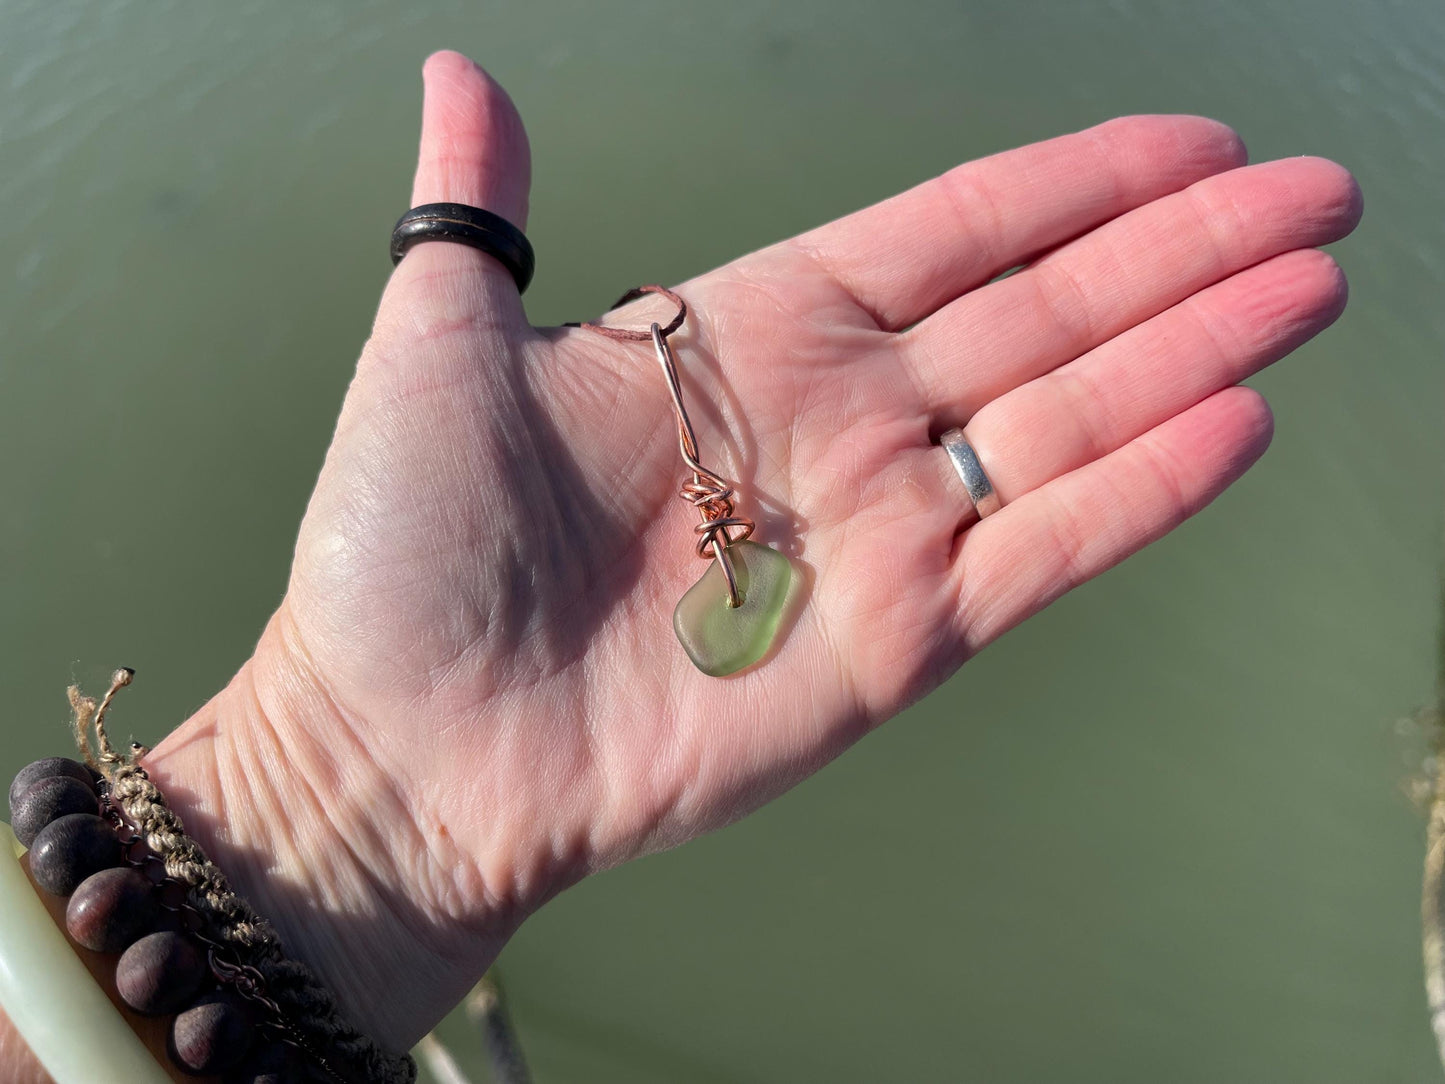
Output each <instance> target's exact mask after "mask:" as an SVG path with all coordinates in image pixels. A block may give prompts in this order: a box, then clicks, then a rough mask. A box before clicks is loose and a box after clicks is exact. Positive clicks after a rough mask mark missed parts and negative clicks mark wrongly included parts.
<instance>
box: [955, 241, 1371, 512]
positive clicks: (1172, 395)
mask: <svg viewBox="0 0 1445 1084" xmlns="http://www.w3.org/2000/svg"><path fill="white" fill-rule="evenodd" d="M1344 303H1345V282H1344V277H1343V275H1342V274H1341V273H1340V271H1339V268H1338V267H1337V266H1336V264H1335V262H1334V261H1333V260H1332V259H1331V258H1330V257H1329V256H1327V255H1325V254H1324V253H1322V252H1318V251H1315V250H1312V249H1310V250H1301V251H1296V252H1290V253H1286V254H1285V255H1283V256H1278V257H1276V258H1274V259H1272V260H1269V261H1267V262H1265V263H1263V264H1259V265H1258V266H1256V267H1252V268H1250V269H1249V270H1247V271H1243V272H1240V273H1239V274H1237V275H1234V276H1233V277H1231V278H1229V279H1226V280H1225V281H1223V282H1221V283H1218V284H1217V285H1215V286H1212V287H1210V288H1208V289H1206V290H1202V291H1200V292H1199V293H1197V294H1195V295H1193V296H1192V297H1190V298H1189V299H1188V300H1186V301H1183V302H1181V303H1179V304H1178V305H1175V306H1174V307H1173V308H1171V309H1168V310H1166V311H1165V312H1163V313H1161V314H1160V315H1159V316H1156V317H1154V318H1153V319H1151V320H1147V321H1145V322H1144V323H1142V324H1140V325H1138V326H1136V327H1134V328H1132V329H1131V330H1130V331H1127V332H1125V333H1124V334H1122V335H1119V336H1117V337H1116V338H1114V339H1111V340H1110V341H1109V342H1107V343H1105V344H1104V345H1102V346H1100V347H1097V348H1095V349H1094V350H1092V351H1090V352H1089V353H1087V354H1085V355H1083V356H1082V357H1080V358H1078V359H1077V360H1075V361H1073V362H1070V363H1069V364H1067V365H1064V366H1061V367H1060V368H1058V369H1055V370H1053V371H1052V372H1049V373H1047V374H1045V375H1044V376H1041V377H1039V378H1037V379H1035V380H1032V381H1029V382H1028V383H1026V384H1024V385H1022V386H1020V387H1018V388H1016V389H1014V390H1013V391H1011V392H1008V393H1007V394H1005V395H1002V396H1000V397H999V398H997V399H995V400H993V401H992V402H990V403H988V404H986V405H985V406H983V407H982V408H980V409H979V411H978V413H977V414H976V415H974V417H973V418H972V420H971V421H970V422H969V423H968V425H967V427H966V428H965V430H964V432H965V435H966V437H967V439H968V441H969V443H970V444H971V445H972V446H973V449H974V451H975V453H976V454H977V456H978V458H979V461H980V462H981V463H982V464H983V467H984V469H985V470H986V471H987V473H988V477H989V480H990V481H991V482H992V484H993V487H994V489H995V490H996V492H997V493H998V495H999V497H1000V498H1001V499H1002V501H1003V503H1004V504H1005V505H1007V504H1008V502H1010V501H1012V500H1016V499H1018V498H1019V497H1021V496H1023V495H1024V494H1025V493H1028V492H1030V491H1032V490H1034V489H1037V488H1039V487H1041V486H1043V485H1044V484H1046V483H1047V482H1049V481H1051V480H1052V479H1054V478H1058V477H1060V476H1062V475H1064V474H1067V473H1069V472H1071V471H1074V470H1077V469H1079V468H1080V467H1083V466H1085V465H1086V464H1088V463H1091V462H1093V461H1094V460H1097V459H1101V458H1103V457H1104V456H1106V455H1108V454H1109V453H1111V452H1113V451H1115V450H1117V449H1119V448H1122V447H1124V446H1125V445H1126V444H1128V443H1129V442H1130V441H1132V440H1134V439H1135V438H1136V437H1139V436H1141V435H1142V434H1144V433H1146V432H1148V431H1149V430H1151V429H1153V428H1155V427H1156V426H1159V425H1161V424H1163V423H1164V422H1166V421H1168V420H1169V419H1170V418H1173V417H1174V416H1175V415H1177V414H1180V413H1182V412H1184V411H1185V410H1188V409H1189V408H1190V407H1192V406H1194V405H1195V404H1196V403H1200V402H1202V401H1203V400H1205V399H1207V398H1208V397H1209V396H1211V395H1213V394H1214V393H1215V392H1217V391H1219V390H1221V389H1223V388H1226V387H1229V386H1230V385H1233V384H1237V383H1239V382H1240V381H1241V380H1244V379H1245V378H1247V377H1248V376H1250V375H1252V374H1253V373H1256V372H1258V371H1259V370H1260V369H1262V368H1264V367H1265V366H1267V365H1269V364H1271V363H1272V362H1274V361H1277V360H1279V359H1280V358H1282V357H1284V356H1285V355H1286V354H1288V353H1289V352H1290V351H1292V350H1294V349H1295V348H1296V347H1298V346H1299V345H1301V344H1302V343H1304V342H1305V341H1306V340H1308V339H1309V338H1311V337H1312V336H1314V335H1315V334H1317V333H1318V332H1320V331H1321V330H1323V329H1324V328H1325V327H1327V326H1328V325H1329V324H1330V323H1331V322H1332V321H1333V320H1334V319H1335V318H1336V317H1337V316H1338V315H1339V313H1340V311H1341V310H1342V309H1343V308H1344ZM927 454H928V455H930V456H931V457H932V459H933V466H932V473H933V475H934V476H935V478H936V484H937V485H938V486H939V488H940V497H941V503H942V504H943V506H945V507H948V506H950V505H951V506H953V507H956V508H958V509H959V510H960V522H959V526H961V527H963V526H967V525H968V524H970V523H971V522H973V521H975V520H976V518H977V516H976V515H975V514H974V512H973V510H972V508H971V505H970V502H969V500H968V498H967V496H966V494H965V492H964V488H963V485H962V483H961V481H960V478H959V476H958V474H957V473H956V472H955V470H954V468H953V464H952V462H951V461H950V459H949V457H948V455H947V454H946V453H945V452H944V450H943V449H941V448H934V449H930V450H929V451H928V453H927ZM950 498H951V500H950Z"/></svg>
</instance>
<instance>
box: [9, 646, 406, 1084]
mask: <svg viewBox="0 0 1445 1084" xmlns="http://www.w3.org/2000/svg"><path fill="white" fill-rule="evenodd" d="M132 676H133V672H132V671H130V670H118V671H116V673H115V674H114V675H113V677H112V683H111V687H110V690H109V691H108V692H107V693H106V695H105V698H104V699H103V700H102V701H101V702H100V704H99V705H97V704H96V703H95V701H94V700H91V699H90V698H88V697H84V696H81V695H80V692H79V690H78V689H76V688H74V687H72V688H71V689H70V690H69V695H70V702H71V707H72V709H73V711H74V715H75V733H76V741H77V744H78V745H79V747H80V749H81V751H82V754H83V755H84V757H85V760H86V763H84V764H81V763H79V762H77V761H74V760H67V759H65V758H63V757H50V758H47V759H45V760H40V761H36V762H35V763H33V764H30V765H28V766H27V767H25V768H23V769H21V771H20V773H19V774H18V775H17V776H16V777H15V781H14V782H13V783H12V784H11V787H10V812H11V819H12V824H13V828H14V832H15V836H16V838H17V839H18V841H19V842H20V843H21V844H23V845H25V846H28V847H29V848H30V852H29V862H30V876H31V878H32V879H33V880H34V882H35V884H36V885H38V886H39V887H40V888H41V889H42V890H44V891H45V892H47V893H50V894H52V895H55V896H63V897H68V902H67V904H66V911H65V927H66V931H67V932H68V933H69V935H70V937H71V938H72V939H73V940H74V942H75V943H76V944H77V945H81V946H84V947H85V948H88V949H90V950H92V951H95V952H100V953H109V954H118V959H117V960H116V963H115V973H114V974H115V986H116V989H117V992H118V994H119V996H120V1000H121V1001H123V1002H124V1003H125V1004H126V1005H127V1006H128V1007H130V1008H131V1009H133V1010H134V1011H135V1012H137V1013H140V1014H141V1015H145V1016H161V1017H168V1018H170V1020H169V1042H168V1052H169V1054H170V1058H171V1061H172V1062H173V1063H174V1064H175V1065H176V1067H177V1068H178V1069H180V1070H181V1072H183V1073H187V1074H191V1075H220V1076H221V1077H222V1079H223V1080H224V1081H225V1084H283V1082H290V1081H296V1082H302V1081H311V1080H319V1081H323V1082H325V1084H361V1082H366V1084H371V1082H375V1084H412V1082H413V1081H414V1080H415V1078H416V1064H415V1062H413V1061H412V1059H411V1058H409V1057H407V1056H406V1055H397V1054H390V1053H387V1052H385V1051H383V1050H381V1049H380V1048H379V1047H377V1046H376V1044H375V1043H373V1042H372V1041H371V1040H370V1039H368V1038H367V1037H366V1036H364V1035H362V1034H361V1033H360V1032H359V1031H357V1030H356V1029H355V1028H354V1027H352V1026H350V1025H349V1024H347V1023H346V1022H345V1021H344V1020H343V1019H342V1017H341V1016H340V1013H339V1011H338V1009H337V1006H336V1003H335V999H334V998H333V997H332V995H331V994H330V992H329V991H328V990H327V989H326V988H325V987H324V986H322V985H321V983H320V982H319V981H318V980H317V979H316V977H315V976H314V975H313V974H312V973H311V971H310V970H309V969H308V968H307V967H306V966H305V965H303V964H301V963H299V962H297V961H294V960H289V959H287V958H286V957H285V955H284V954H283V952H282V949H281V943H280V940H279V938H278V937H277V935H276V932H275V930H274V929H273V928H272V927H271V925H270V924H269V923H268V922H266V921H265V919H263V918H261V917H260V916H259V915H258V914H257V913H256V912H255V911H254V910H253V909H252V908H251V906H250V905H249V904H247V903H246V901H245V900H243V899H242V898H241V897H240V896H238V895H236V893H235V892H234V891H232V889H231V887H230V885H229V883H228V882H227V881H226V878H225V876H224V875H223V874H222V873H221V871H220V870H219V869H217V868H216V866H215V865H214V864H213V863H212V862H211V861H210V860H209V859H208V858H207V857H206V856H205V854H204V853H203V852H202V850H201V848H200V846H199V845H198V844H197V843H196V842H195V841H194V840H193V839H191V838H190V837H189V836H187V835H186V834H185V830H184V827H183V826H182V824H181V821H180V818H179V817H178V816H177V815H176V814H175V812H174V811H172V810H171V809H170V808H169V807H167V806H166V804H165V800H164V799H163V798H162V797H161V794H160V791H159V790H158V789H157V788H156V785H155V784H154V783H153V782H151V780H150V778H149V776H148V775H147V774H146V771H145V769H144V768H142V767H141V766H140V765H139V764H138V763H137V760H138V759H139V758H140V757H141V756H142V755H144V753H145V752H146V750H145V749H144V748H143V747H142V746H139V745H133V746H132V750H131V753H130V754H129V755H128V756H121V755H120V754H118V753H117V752H116V751H115V749H114V748H113V747H112V746H111V743H110V739H109V737H108V735H107V734H106V730H105V714H106V709H107V708H108V707H109V706H110V703H111V701H112V699H113V698H114V697H115V694H116V693H117V691H119V690H120V689H121V688H123V687H125V686H126V685H128V684H129V683H130V680H131V677H132ZM92 734H93V736H94V748H92V744H91V737H92ZM76 962H77V963H79V961H78V960H77V961H76ZM82 969H83V965H82ZM7 1007H8V1003H7ZM71 1019H72V1022H73V1023H74V1022H75V1018H74V1017H72V1018H71ZM17 1027H22V1034H27V1033H26V1031H25V1030H24V1028H23V1026H22V1025H21V1024H20V1023H19V1022H17ZM27 1037H28V1036H27ZM37 1053H38V1052H37Z"/></svg>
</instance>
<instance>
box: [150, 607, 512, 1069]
mask: <svg viewBox="0 0 1445 1084" xmlns="http://www.w3.org/2000/svg"><path fill="white" fill-rule="evenodd" d="M144 763H145V767H146V769H147V771H148V772H149V773H150V775H151V777H152V779H153V780H154V781H155V782H156V784H157V785H158V786H159V787H160V789H161V791H162V792H163V793H164V794H165V795H166V799H167V801H168V803H169V804H170V805H171V807H172V808H173V809H174V810H175V811H176V812H177V813H179V814H180V816H181V817H182V819H183V820H184V821H185V824H186V829H187V831H188V832H189V833H190V834H191V835H192V836H193V837H194V838H195V839H196V840H197V841H198V842H199V843H200V844H201V846H202V847H203V848H204V849H205V851H206V852H207V854H208V855H209V856H210V857H211V859H212V860H213V861H214V862H215V863H216V864H217V866H219V867H220V868H221V870H222V871H224V872H225V874H226V876H227V877H228V879H229V880H230V881H231V883H232V886H233V887H234V888H235V890H236V891H237V892H238V893H240V894H241V895H242V896H243V897H245V898H246V899H247V900H249V902H250V903H251V904H252V906H254V907H255V908H256V909H257V910H258V911H259V912H260V913H261V914H262V915H264V916H265V917H266V918H267V919H269V920H270V921H271V923H272V924H273V925H274V926H275V928H276V930H277V932H278V933H279V935H280V936H281V939H282V942H283V944H284V945H285V947H286V951H287V953H288V955H290V956H292V957H294V958H296V959H298V960H301V961H302V962H304V963H306V964H307V965H309V966H310V967H311V968H312V970H313V971H315V973H316V974H317V976H318V977H319V978H320V979H321V980H322V981H323V982H324V983H325V984H326V985H327V986H329V987H330V988H331V990H332V992H333V993H334V994H335V996H336V998H337V1001H338V1004H339V1005H340V1007H341V1009H342V1011H343V1013H344V1014H345V1015H346V1016H347V1018H348V1019H349V1020H350V1021H351V1022H352V1023H353V1024H354V1025H355V1026H357V1027H358V1028H360V1029H361V1030H362V1031H364V1032H365V1033H367V1034H368V1035H370V1036H371V1037H372V1038H373V1039H375V1040H376V1041H377V1042H378V1043H380V1044H381V1045H382V1046H383V1047H385V1048H387V1049H391V1050H394V1051H402V1050H406V1049H408V1048H409V1047H410V1046H411V1045H412V1044H413V1043H415V1042H416V1040H417V1039H418V1038H420V1037H421V1036H422V1035H423V1034H425V1033H426V1032H427V1031H428V1030H430V1028H431V1027H432V1026H433V1025H434V1024H435V1023H436V1021H437V1020H439V1019H440V1018H441V1017H442V1016H443V1015H445V1013H446V1012H447V1011H448V1010H449V1009H450V1008H451V1007H452V1006H453V1005H455V1004H456V1002H457V1001H458V1000H460V999H461V997H462V996H463V995H464V994H465V993H466V991H467V990H468V989H469V988H470V987H471V986H472V985H473V984H474V983H475V982H476V980H477V979H478V978H479V977H480V976H481V974H482V973H483V972H484V971H485V970H486V968H487V967H488V966H489V965H490V963H491V961H492V959H494V958H495V956H496V955H497V953H498V952H499V951H500V950H501V948H502V945H503V944H505V942H506V940H507V938H508V937H509V936H510V934H511V932H512V931H513V930H514V929H515V928H516V925H517V924H518V923H519V922H520V917H521V916H520V915H518V914H516V913H515V911H514V910H513V909H510V908H501V907H497V906H488V904H487V900H486V895H485V893H482V892H478V893H476V894H475V895H470V894H467V893H465V892H459V890H458V888H459V885H460V884H464V883H465V882H466V880H467V877H466V875H465V873H464V871H465V870H467V869H469V868H472V864H471V863H469V862H468V861H465V860H464V859H463V856H461V855H460V854H459V853H458V852H457V848H456V847H455V845H454V844H453V843H452V841H451V840H450V837H449V836H448V834H447V833H446V831H445V829H437V830H435V831H428V830H427V828H426V822H425V819H424V817H423V816H422V815H421V814H420V813H419V811H420V809H421V808H422V806H421V805H420V803H419V801H418V796H417V795H415V794H412V793H409V789H410V788H409V787H408V786H407V785H406V784H405V782H404V780H403V778H402V777H400V776H399V775H398V774H396V773H395V772H394V771H392V770H391V769H390V766H389V765H388V763H387V760H386V758H385V757H384V756H382V755H378V752H377V750H376V749H375V748H374V743H371V742H368V741H367V736H366V734H365V732H364V730H363V729H361V728H359V727H358V726H357V725H356V723H355V721H354V720H352V719H350V718H348V717H347V715H346V712H345V710H344V708H342V707H341V706H340V705H339V704H338V703H337V702H336V700H335V699H334V698H333V697H332V696H331V695H330V694H329V693H328V690H327V689H326V686H325V684H324V683H323V682H322V681H321V680H320V679H319V677H318V675H316V674H315V673H314V672H313V670H312V668H311V667H310V666H308V665H307V660H306V657H305V653H304V651H302V650H301V646H300V644H299V643H298V642H296V640H295V638H294V635H293V634H292V632H291V629H290V628H289V618H288V615H287V612H286V608H285V605H284V604H283V606H282V609H281V610H280V611H278V613H277V615H276V616H275V617H274V618H273V619H272V620H271V622H270V623H269V624H268V626H267V628H266V631H265V633H264V634H263V635H262V638H261V641H260V643H259V644H258V646H257V649H256V653H255V654H254V655H253V657H252V658H251V659H250V660H249V661H248V662H247V663H246V665H245V666H243V667H242V668H241V670H240V672H239V673H238V674H237V675H236V677H235V678H234V679H233V680H232V682H231V683H230V684H229V685H228V686H227V687H226V688H225V689H223V690H222V691H221V692H220V693H218V694H217V695H216V696H215V697H214V698H212V700H211V701H210V702H209V703H207V704H206V705H205V706H204V707H203V708H202V709H201V710H200V711H198V712H197V713H196V714H195V715H194V716H192V717H191V718H190V719H188V720H187V721H186V722H185V723H183V724H182V725H181V726H180V727H179V728H178V729H177V730H176V731H175V732H174V733H172V734H171V735H170V736H169V737H167V738H166V739H165V741H163V742H162V743H161V744H160V745H158V746H157V747H156V748H155V749H154V750H153V751H152V752H151V753H149V754H148V755H147V756H146V758H145V761H144Z"/></svg>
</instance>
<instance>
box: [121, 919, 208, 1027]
mask: <svg viewBox="0 0 1445 1084" xmlns="http://www.w3.org/2000/svg"><path fill="white" fill-rule="evenodd" d="M206 975H207V966H206V956H205V953H204V952H202V951H201V946H200V945H199V944H198V943H197V942H196V941H195V940H193V939H192V938H190V937H187V936H186V935H185V934H180V933H174V932H172V931H170V930H162V931H161V932H159V933H150V934H146V935H145V936H144V937H142V938H141V939H140V940H139V941H137V942H136V943H135V944H133V945H131V947H130V948H128V949H126V950H125V952H123V953H121V957H120V961H119V962H118V963H117V964H116V965H115V986H116V989H117V990H118V991H119V993H120V997H121V1000H122V1001H124V1002H125V1003H126V1004H127V1005H129V1006H130V1007H131V1008H132V1009H134V1010H135V1011H136V1012H138V1013H143V1014H144V1015H146V1016H165V1015H167V1014H168V1013H173V1012H179V1011H180V1010H181V1009H183V1008H185V1006H186V1005H188V1004H189V1003H190V1000H191V998H193V997H194V996H195V994H196V991H197V990H199V989H200V988H201V983H202V982H204V981H205V978H206Z"/></svg>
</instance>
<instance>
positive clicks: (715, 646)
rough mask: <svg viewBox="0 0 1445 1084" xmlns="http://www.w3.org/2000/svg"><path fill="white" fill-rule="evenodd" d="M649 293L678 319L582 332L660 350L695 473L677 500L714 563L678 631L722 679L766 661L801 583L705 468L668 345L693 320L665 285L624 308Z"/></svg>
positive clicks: (685, 603) (678, 616)
mask: <svg viewBox="0 0 1445 1084" xmlns="http://www.w3.org/2000/svg"><path fill="white" fill-rule="evenodd" d="M644 294H659V295H661V296H662V297H665V298H667V299H668V300H669V301H671V302H672V303H673V304H674V305H676V306H677V314H676V315H675V316H673V318H672V319H671V320H670V321H669V322H668V324H667V326H666V327H663V326H662V325H661V324H658V323H656V322H654V323H653V324H652V325H651V326H650V327H649V328H648V330H647V331H631V330H628V329H626V328H619V327H607V326H605V325H603V324H591V323H588V324H580V325H577V326H580V327H584V328H587V329H588V330H590V331H593V332H596V333H597V334H599V335H605V336H606V337H607V338H609V339H613V340H616V341H621V342H647V341H651V343H652V347H653V349H654V350H655V351H656V352H657V361H658V364H659V365H660V366H661V367H662V375H663V378H664V379H665V380H666V381H667V391H668V394H669V395H670V396H671V397H672V409H673V412H674V413H675V414H676V415H677V419H676V420H677V447H678V451H679V452H681V453H682V461H683V462H684V463H685V464H686V465H687V469H688V471H689V472H690V476H689V477H688V479H687V480H686V481H685V482H684V483H683V485H682V490H681V492H680V493H679V494H678V496H680V497H681V498H682V499H683V500H685V501H687V503H688V504H690V505H692V507H693V508H694V509H695V510H696V511H697V513H698V514H699V515H700V516H701V517H702V522H701V523H699V524H697V526H696V527H694V528H693V530H694V532H695V534H694V538H695V540H696V543H695V545H694V547H693V550H694V552H695V553H696V554H697V555H698V556H699V557H706V558H709V559H710V560H711V561H712V564H710V565H709V566H708V570H707V571H706V572H705V573H703V576H702V579H700V580H698V581H697V583H695V584H693V585H692V587H691V588H689V589H688V592H687V594H685V595H683V596H682V599H681V601H679V602H678V604H677V609H675V610H674V611H673V613H672V627H673V629H674V630H675V631H676V632H677V638H678V640H680V641H681V642H682V646H683V649H684V650H686V652H687V655H688V658H690V659H692V661H693V663H694V664H695V665H696V666H697V668H698V669H699V670H701V671H702V672H703V673H704V674H707V675H709V676H710V677H723V676H725V675H727V674H735V673H737V672H738V671H739V670H743V669H746V668H747V667H749V666H752V665H753V664H754V663H757V662H760V661H762V659H763V658H764V657H765V656H767V654H768V652H769V651H770V650H771V649H772V647H773V644H774V643H775V642H776V640H777V639H778V637H779V636H780V635H782V634H783V633H785V632H786V631H787V626H788V624H789V617H790V611H791V610H792V608H793V603H794V601H795V600H796V599H799V598H801V597H802V592H801V591H800V590H799V588H800V586H801V583H802V578H801V577H800V576H799V575H798V571H797V569H795V568H794V567H793V562H792V561H790V560H788V558H787V557H785V556H784V555H783V554H781V553H779V552H778V551H777V550H775V549H771V548H769V547H768V546H763V545H760V544H758V543H757V542H749V541H748V536H749V535H750V534H752V533H753V521H752V520H750V519H748V517H747V516H744V515H740V514H738V513H737V511H735V509H734V507H733V498H734V496H735V494H734V490H733V485H732V483H731V482H729V481H728V480H727V479H725V478H724V477H723V476H722V475H720V474H718V473H717V471H714V470H709V469H708V468H707V467H705V466H703V464H702V461H701V458H700V453H699V452H698V447H697V434H696V433H695V432H694V431H693V428H692V419H690V418H689V417H688V416H687V407H686V406H685V405H684V404H683V401H682V383H681V381H679V379H678V375H677V358H676V357H675V356H674V354H673V352H672V345H671V344H670V343H669V342H668V341H667V338H668V336H669V335H671V334H672V333H673V332H675V331H677V330H678V329H679V328H680V327H682V325H683V322H684V321H685V320H686V319H687V305H686V303H685V302H684V301H683V300H682V298H680V297H678V296H677V294H675V293H673V292H672V291H671V290H669V289H667V288H665V287H662V286H639V287H637V288H636V289H635V290H629V291H628V292H627V293H625V294H623V295H622V297H621V299H620V300H618V302H617V305H624V304H626V303H627V302H629V301H632V300H635V299H636V298H638V297H641V296H642V295H644ZM617 305H614V306H613V307H614V308H616V307H617Z"/></svg>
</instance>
